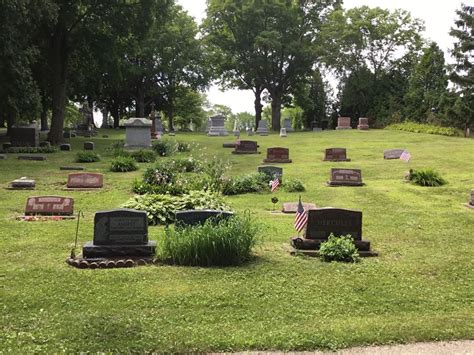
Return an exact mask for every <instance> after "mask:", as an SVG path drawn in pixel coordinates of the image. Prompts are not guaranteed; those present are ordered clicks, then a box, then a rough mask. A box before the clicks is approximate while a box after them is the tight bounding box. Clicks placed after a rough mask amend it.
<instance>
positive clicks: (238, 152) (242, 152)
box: [232, 150, 261, 154]
mask: <svg viewBox="0 0 474 355" xmlns="http://www.w3.org/2000/svg"><path fill="white" fill-rule="evenodd" d="M232 154H261V152H246V151H235V150H233V151H232Z"/></svg>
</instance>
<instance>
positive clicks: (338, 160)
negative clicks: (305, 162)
mask: <svg viewBox="0 0 474 355" xmlns="http://www.w3.org/2000/svg"><path fill="white" fill-rule="evenodd" d="M323 161H332V162H336V163H337V162H341V161H351V160H350V159H323Z"/></svg>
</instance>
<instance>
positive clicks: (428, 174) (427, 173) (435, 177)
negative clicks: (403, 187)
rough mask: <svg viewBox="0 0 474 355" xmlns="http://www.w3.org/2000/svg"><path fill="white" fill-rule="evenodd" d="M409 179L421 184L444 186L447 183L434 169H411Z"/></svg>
mask: <svg viewBox="0 0 474 355" xmlns="http://www.w3.org/2000/svg"><path fill="white" fill-rule="evenodd" d="M409 179H410V181H411V182H413V183H414V184H417V185H420V186H442V185H445V184H446V183H447V181H446V180H445V179H443V178H442V177H441V175H440V174H439V173H438V172H437V171H435V170H433V169H422V170H410V175H409Z"/></svg>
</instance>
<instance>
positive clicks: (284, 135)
mask: <svg viewBox="0 0 474 355" xmlns="http://www.w3.org/2000/svg"><path fill="white" fill-rule="evenodd" d="M280 137H287V135H286V128H280Z"/></svg>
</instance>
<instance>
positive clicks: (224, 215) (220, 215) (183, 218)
mask: <svg viewBox="0 0 474 355" xmlns="http://www.w3.org/2000/svg"><path fill="white" fill-rule="evenodd" d="M233 215H234V213H233V212H228V211H217V210H185V211H177V212H176V213H175V217H176V222H175V224H176V226H180V227H186V226H195V225H199V224H204V223H205V222H206V221H207V220H208V219H211V218H212V219H213V221H215V222H216V223H219V222H220V221H222V220H224V219H228V218H230V217H232V216H233Z"/></svg>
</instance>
